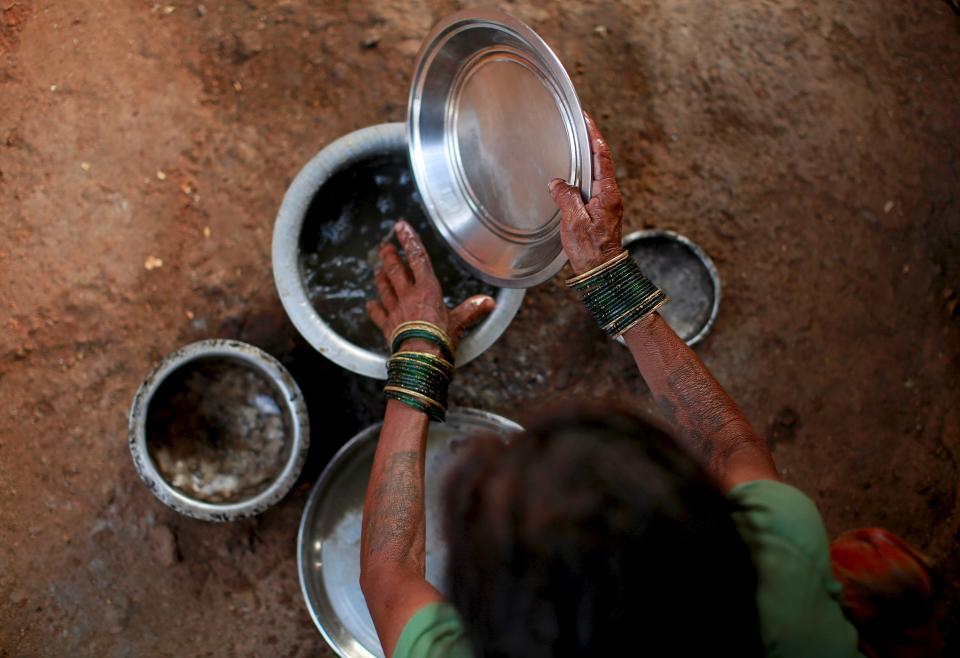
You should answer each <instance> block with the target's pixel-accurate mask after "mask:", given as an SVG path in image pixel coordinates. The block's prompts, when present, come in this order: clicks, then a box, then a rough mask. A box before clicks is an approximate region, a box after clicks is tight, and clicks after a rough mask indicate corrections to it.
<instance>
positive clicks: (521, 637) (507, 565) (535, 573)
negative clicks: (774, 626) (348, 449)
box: [445, 409, 762, 658]
mask: <svg viewBox="0 0 960 658" xmlns="http://www.w3.org/2000/svg"><path fill="white" fill-rule="evenodd" d="M445 502H446V510H445V524H446V528H445V529H446V533H447V541H448V544H449V572H448V582H449V586H450V595H451V601H452V602H453V604H454V605H455V606H456V607H457V609H458V610H459V611H460V613H461V615H462V616H463V618H464V620H465V623H466V625H467V627H468V630H469V634H470V637H471V641H472V643H473V646H474V649H475V651H476V652H477V655H478V658H480V657H495V656H496V657H500V656H502V657H505V658H506V657H517V658H520V657H523V658H539V657H544V658H546V657H548V656H549V657H555V656H581V655H583V656H586V655H590V656H601V655H613V654H614V652H616V653H617V654H622V653H623V652H624V651H626V652H628V653H641V652H642V653H643V654H645V655H650V656H657V655H667V654H669V655H692V654H695V653H696V654H699V655H706V654H715V653H717V652H718V651H723V652H724V653H727V652H731V653H733V654H734V655H738V656H751V655H761V653H762V651H761V644H760V639H759V632H758V630H757V612H756V604H755V600H754V592H755V588H756V574H755V572H754V569H753V565H752V562H751V560H750V555H749V552H748V550H747V548H746V546H745V545H744V543H743V541H742V540H741V539H740V537H739V535H738V534H737V530H736V528H735V526H734V523H733V520H732V518H731V516H730V511H731V504H730V502H729V501H728V500H727V498H726V497H725V496H724V495H723V494H722V493H721V492H720V491H719V490H718V489H717V488H716V487H715V486H714V484H713V483H712V482H711V481H710V480H709V478H708V476H707V475H706V473H705V472H704V470H703V469H702V468H701V467H700V466H699V465H698V464H697V463H696V462H695V461H694V460H693V459H692V458H691V457H690V456H689V455H688V454H687V453H686V452H685V451H684V450H683V449H681V448H680V446H678V445H677V443H676V442H675V441H674V440H673V438H672V437H670V436H669V435H667V434H666V433H664V432H662V431H661V430H659V429H657V428H655V427H653V426H651V425H649V424H648V423H646V422H644V421H643V420H641V419H639V418H637V417H635V416H632V415H630V414H626V413H622V412H618V411H611V410H609V409H607V410H596V409H594V410H586V409H577V410H567V411H563V412H559V413H554V414H552V415H551V416H550V417H548V418H545V419H543V420H541V421H540V422H536V423H534V424H532V425H531V426H530V427H529V429H528V430H527V431H526V432H524V433H523V434H521V435H519V436H517V437H515V438H514V439H513V440H512V441H511V442H510V443H509V444H504V443H502V442H501V441H499V440H497V439H494V438H481V439H477V440H475V441H472V442H471V443H470V444H469V446H468V447H467V448H466V449H465V450H464V451H463V454H462V455H461V457H460V458H459V460H458V462H457V464H456V466H455V467H454V468H453V470H452V472H451V473H450V477H449V479H448V480H447V483H446V489H445ZM631 646H632V647H634V648H635V651H634V650H631V649H630V647H631Z"/></svg>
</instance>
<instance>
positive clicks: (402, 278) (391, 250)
mask: <svg viewBox="0 0 960 658" xmlns="http://www.w3.org/2000/svg"><path fill="white" fill-rule="evenodd" d="M380 260H381V261H383V270H382V271H383V273H384V274H386V276H387V280H388V281H389V282H390V285H391V286H393V290H394V292H396V293H397V295H401V294H403V292H404V291H405V290H406V289H407V288H409V287H410V286H411V285H413V280H412V279H411V277H410V272H409V270H407V266H406V265H404V264H403V260H401V259H400V254H399V252H397V248H396V247H394V246H393V245H392V244H389V243H387V244H384V245H382V246H381V247H380Z"/></svg>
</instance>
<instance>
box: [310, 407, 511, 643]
mask: <svg viewBox="0 0 960 658" xmlns="http://www.w3.org/2000/svg"><path fill="white" fill-rule="evenodd" d="M520 429H521V428H520V426H519V425H517V424H516V423H514V422H512V421H510V420H507V419H505V418H501V417H500V416H496V415H494V414H490V413H487V412H484V411H476V410H473V409H451V410H450V411H449V412H448V413H447V422H446V423H431V425H430V435H429V438H428V440H427V457H426V493H425V497H426V512H427V580H429V581H430V582H431V583H433V584H434V586H436V587H437V588H438V589H440V591H443V582H442V576H443V573H444V569H445V564H446V550H445V548H444V543H443V540H442V538H441V532H440V528H439V527H438V526H439V519H440V487H441V485H442V481H443V474H444V471H445V470H446V468H447V467H448V466H449V464H450V462H451V460H452V458H453V456H454V453H455V452H456V449H457V447H458V445H460V444H461V443H462V442H463V441H465V440H469V439H470V438H472V437H474V436H478V435H481V434H496V435H500V436H503V437H507V436H509V435H510V434H513V433H515V432H518V431H520ZM379 431H380V424H379V423H378V424H376V425H372V426H370V427H368V428H367V429H365V430H363V431H362V432H360V433H359V434H357V435H356V436H355V437H353V438H352V439H350V441H349V442H348V443H347V444H346V445H345V446H344V447H343V448H341V449H340V451H339V452H338V453H337V454H336V455H335V456H334V458H333V459H332V460H331V461H330V463H329V464H328V465H327V467H326V469H324V471H323V474H322V475H321V476H320V479H319V480H318V481H317V484H316V485H315V486H314V488H313V491H312V492H311V494H310V498H309V499H308V500H307V506H306V509H305V510H304V512H303V518H302V520H301V521H300V534H299V536H298V538H297V566H298V568H299V571H300V588H301V589H302V590H303V596H304V599H305V600H306V603H307V609H308V610H309V612H310V616H311V617H312V618H313V621H314V623H315V624H316V625H317V628H318V629H320V633H321V634H322V635H323V637H324V638H325V639H326V641H327V643H328V644H329V645H330V647H331V648H332V649H333V650H334V651H336V652H337V654H338V655H340V656H344V658H371V657H373V656H377V657H382V656H383V651H382V650H381V648H380V641H379V640H378V639H377V633H376V630H375V629H374V627H373V621H372V620H371V619H370V613H369V612H368V611H367V604H366V603H365V602H364V599H363V594H362V592H361V591H360V582H359V579H360V527H361V519H362V514H363V497H364V494H365V492H366V489H367V481H368V480H369V478H370V467H371V466H372V465H373V453H374V450H375V449H376V443H377V436H378V434H379Z"/></svg>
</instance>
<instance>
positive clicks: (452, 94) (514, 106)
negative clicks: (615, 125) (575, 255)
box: [407, 10, 591, 288]
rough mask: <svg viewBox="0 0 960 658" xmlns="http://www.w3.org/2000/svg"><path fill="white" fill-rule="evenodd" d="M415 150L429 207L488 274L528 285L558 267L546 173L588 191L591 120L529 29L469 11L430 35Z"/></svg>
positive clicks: (415, 112) (556, 227)
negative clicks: (585, 117) (589, 126)
mask: <svg viewBox="0 0 960 658" xmlns="http://www.w3.org/2000/svg"><path fill="white" fill-rule="evenodd" d="M407 130H408V146H409V149H410V160H411V164H412V165H413V171H414V175H415V177H416V180H417V186H418V187H419V189H420V193H421V194H422V196H423V201H424V205H425V206H426V208H427V212H428V215H429V216H430V219H431V220H432V221H433V223H434V225H435V226H436V227H437V230H438V231H439V232H440V234H441V235H443V237H444V238H445V239H446V240H447V242H448V243H449V244H450V246H451V247H452V248H453V250H454V251H455V252H456V253H457V254H458V255H459V256H460V257H461V258H463V260H464V261H465V262H466V263H467V265H469V266H470V267H471V268H472V269H473V270H474V271H475V272H476V273H477V275H478V276H480V277H481V278H483V279H484V280H486V281H488V282H490V283H492V284H495V285H498V286H502V287H507V288H529V287H531V286H534V285H536V284H538V283H542V282H543V281H546V280H547V279H549V278H550V277H552V276H553V275H554V274H556V273H557V272H558V271H560V268H562V267H563V264H564V263H565V262H566V257H565V256H564V254H563V249H562V247H561V245H560V213H559V211H558V210H557V208H556V206H555V205H554V203H553V200H552V199H551V198H550V195H549V193H548V191H547V183H549V182H550V181H551V180H552V179H554V178H563V179H564V180H566V181H568V182H570V183H571V184H572V185H578V186H580V188H581V190H582V192H583V194H584V197H585V198H586V197H588V196H589V193H590V181H591V162H590V144H589V138H588V136H587V125H586V122H585V121H584V118H583V111H582V109H581V107H580V101H579V100H578V99H577V94H576V91H575V90H574V88H573V83H572V82H571V81H570V77H569V76H568V75H567V73H566V71H565V70H564V69H563V65H562V64H561V63H560V60H559V59H558V58H557V56H556V55H555V54H554V53H553V51H552V50H550V48H549V46H547V44H546V43H545V42H544V41H543V39H541V38H540V37H539V36H538V35H537V34H536V33H535V32H534V31H533V30H531V29H530V28H529V27H527V26H526V25H524V24H523V23H521V22H520V21H518V20H516V19H514V18H511V17H510V16H507V15H505V14H499V13H496V12H491V11H473V10H471V11H464V12H460V13H457V14H454V15H453V16H450V17H449V18H447V19H445V20H444V21H442V22H441V23H440V24H439V25H437V26H436V27H435V28H434V29H433V32H431V34H430V35H429V36H428V37H427V40H426V42H425V43H424V45H423V47H422V49H421V51H420V54H419V56H418V58H417V65H416V69H415V71H414V76H413V84H412V85H411V88H410V99H409V103H408V107H407Z"/></svg>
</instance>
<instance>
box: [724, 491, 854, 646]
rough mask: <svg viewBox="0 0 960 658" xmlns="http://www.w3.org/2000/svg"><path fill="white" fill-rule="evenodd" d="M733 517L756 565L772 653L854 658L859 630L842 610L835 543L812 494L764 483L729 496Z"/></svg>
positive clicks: (760, 607)
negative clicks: (835, 569)
mask: <svg viewBox="0 0 960 658" xmlns="http://www.w3.org/2000/svg"><path fill="white" fill-rule="evenodd" d="M729 496H730V498H731V499H732V500H733V501H734V502H735V503H736V504H737V506H738V507H739V509H738V510H737V511H736V512H734V520H735V521H736V524H737V528H738V530H739V531H740V535H741V536H742V537H743V539H744V541H745V542H746V544H747V546H748V548H749V549H750V553H751V555H752V556H753V562H754V566H755V567H756V570H757V612H758V614H759V617H760V632H761V635H762V636H763V642H764V645H765V647H766V649H767V655H768V656H772V657H780V658H800V657H801V656H817V657H818V658H853V657H856V656H861V654H860V653H859V651H858V649H857V632H856V629H854V627H853V625H852V624H850V622H849V621H847V619H846V617H844V615H843V610H842V608H841V607H840V593H841V589H840V584H839V583H837V581H836V580H834V578H833V570H832V567H831V564H830V544H829V540H828V539H827V532H826V529H825V528H824V525H823V519H822V518H821V517H820V513H819V512H818V511H817V507H816V505H815V504H814V502H813V501H812V500H810V498H808V497H807V496H806V495H804V493H803V492H801V491H800V490H799V489H797V488H795V487H791V486H790V485H787V484H784V483H782V482H774V481H772V480H757V481H754V482H747V483H744V484H741V485H738V486H737V487H734V488H733V490H732V491H730V494H729Z"/></svg>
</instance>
